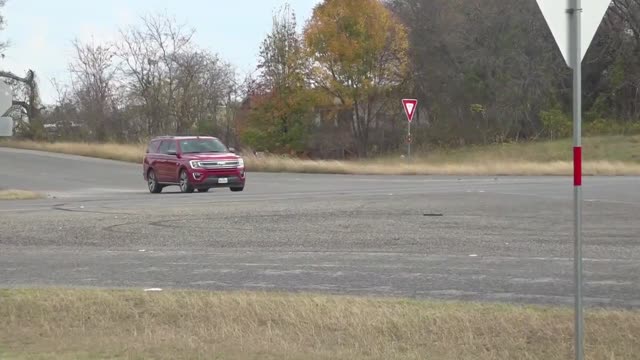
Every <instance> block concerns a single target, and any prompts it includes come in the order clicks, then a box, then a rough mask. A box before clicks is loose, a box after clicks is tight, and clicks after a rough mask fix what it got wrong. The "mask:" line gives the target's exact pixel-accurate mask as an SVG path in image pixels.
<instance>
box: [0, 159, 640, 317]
mask: <svg viewBox="0 0 640 360" xmlns="http://www.w3.org/2000/svg"><path fill="white" fill-rule="evenodd" d="M0 167H1V168H2V172H1V174H0V187H4V188H20V189H28V190H36V191H41V192H45V193H47V194H49V198H48V199H44V200H35V201H3V202H0V287H5V288H11V287H33V286H81V287H84V286H87V287H109V288H120V287H133V288H140V289H144V288H151V287H153V288H163V289H169V288H191V289H213V290H227V289H243V290H276V291H304V292H322V293H338V294H357V295H374V296H401V297H412V298H435V299H458V300H482V301H504V302H516V303H537V304H566V305H570V304H572V303H573V292H574V291H573V258H572V257H573V213H572V196H573V191H572V186H571V182H572V181H571V179H570V178H568V177H498V178H493V177H488V178H487V177H464V178H457V177H408V176H397V177H382V176H339V175H303V174H262V173H250V174H249V179H248V183H247V187H246V190H245V192H243V193H231V192H230V191H228V190H226V189H218V190H214V191H212V192H211V193H206V194H198V193H194V194H188V195H184V194H180V193H178V192H177V188H175V189H172V188H167V189H165V192H163V193H162V194H158V195H152V194H149V193H148V191H147V189H146V184H145V182H144V181H143V179H142V176H141V166H139V165H136V164H123V163H119V162H114V161H105V160H95V159H88V158H82V157H74V156H66V155H57V154H48V153H38V152H30V151H21V150H8V149H0ZM584 192H585V204H584V215H585V218H584V235H585V240H584V241H585V245H584V256H585V263H584V270H585V300H586V303H587V304H588V305H594V306H615V307H632V308H640V261H639V260H640V235H639V234H640V178H634V177H611V178H586V179H585V183H584Z"/></svg>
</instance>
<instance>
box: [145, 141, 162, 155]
mask: <svg viewBox="0 0 640 360" xmlns="http://www.w3.org/2000/svg"><path fill="white" fill-rule="evenodd" d="M158 145H160V141H158V140H153V141H151V143H150V144H149V146H148V147H147V153H148V154H155V153H157V152H158Z"/></svg>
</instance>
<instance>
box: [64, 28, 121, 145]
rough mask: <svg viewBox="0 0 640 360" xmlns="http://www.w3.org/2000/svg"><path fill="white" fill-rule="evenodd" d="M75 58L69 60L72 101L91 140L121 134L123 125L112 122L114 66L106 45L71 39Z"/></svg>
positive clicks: (109, 48) (110, 50) (112, 53)
mask: <svg viewBox="0 0 640 360" xmlns="http://www.w3.org/2000/svg"><path fill="white" fill-rule="evenodd" d="M73 45H74V49H75V52H76V54H75V59H74V60H73V61H72V63H71V64H70V72H71V77H72V84H73V93H74V97H75V101H76V102H77V104H78V106H77V107H78V109H79V111H80V113H81V116H82V117H83V118H85V119H86V122H87V124H86V125H87V126H88V128H89V130H90V131H91V133H92V137H93V139H94V140H98V141H105V140H109V137H116V138H122V131H123V129H121V128H118V126H117V125H116V124H114V123H113V121H114V119H113V118H112V116H111V114H112V112H113V108H114V99H113V96H114V78H115V75H116V67H115V65H114V63H113V58H114V52H113V51H112V48H111V47H110V46H103V45H95V44H82V43H80V42H79V41H78V40H75V41H74V42H73Z"/></svg>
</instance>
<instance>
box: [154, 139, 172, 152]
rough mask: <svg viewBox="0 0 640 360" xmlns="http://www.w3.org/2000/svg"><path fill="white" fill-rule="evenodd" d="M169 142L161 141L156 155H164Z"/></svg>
mask: <svg viewBox="0 0 640 360" xmlns="http://www.w3.org/2000/svg"><path fill="white" fill-rule="evenodd" d="M170 142H171V141H169V140H163V141H162V143H161V144H160V146H159V147H158V151H157V153H158V154H166V153H167V151H168V150H169V143H170Z"/></svg>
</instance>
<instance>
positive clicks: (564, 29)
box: [537, 0, 611, 68]
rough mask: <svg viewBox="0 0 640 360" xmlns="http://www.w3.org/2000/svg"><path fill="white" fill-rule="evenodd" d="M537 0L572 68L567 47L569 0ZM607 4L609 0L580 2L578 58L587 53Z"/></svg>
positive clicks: (563, 54) (605, 11)
mask: <svg viewBox="0 0 640 360" xmlns="http://www.w3.org/2000/svg"><path fill="white" fill-rule="evenodd" d="M537 1H538V6H539V7H540V10H541V11H542V14H543V15H544V18H545V20H546V21H547V25H549V29H551V33H552V34H553V37H554V38H555V39H556V43H557V44H558V47H559V48H560V51H561V52H562V56H563V57H564V60H565V61H566V62H567V65H569V67H571V68H573V64H571V58H570V54H571V52H570V49H569V47H570V44H569V41H570V39H569V20H570V17H571V14H570V12H569V9H570V8H571V4H570V3H571V0H537ZM609 4H611V0H587V1H583V2H582V16H581V23H582V29H581V36H580V37H581V39H582V41H581V42H580V49H581V50H582V54H580V60H582V59H584V55H585V54H586V53H587V50H588V49H589V46H590V45H591V41H592V40H593V37H594V36H595V34H596V31H598V28H599V27H600V23H601V22H602V18H603V17H604V15H605V14H606V13H607V9H609Z"/></svg>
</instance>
